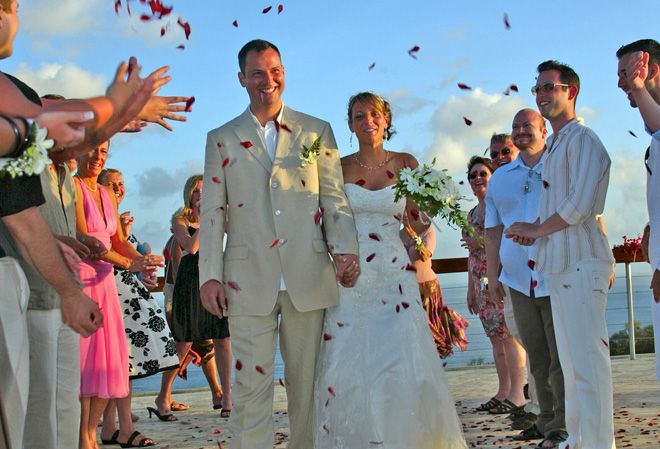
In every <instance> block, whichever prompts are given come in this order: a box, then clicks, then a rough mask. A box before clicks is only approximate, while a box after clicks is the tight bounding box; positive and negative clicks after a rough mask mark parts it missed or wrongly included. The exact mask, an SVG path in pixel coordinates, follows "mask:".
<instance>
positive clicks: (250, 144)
mask: <svg viewBox="0 0 660 449" xmlns="http://www.w3.org/2000/svg"><path fill="white" fill-rule="evenodd" d="M241 145H242V146H243V147H245V148H250V147H252V142H250V141H249V140H246V141H245V142H241Z"/></svg>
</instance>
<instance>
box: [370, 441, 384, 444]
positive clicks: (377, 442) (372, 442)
mask: <svg viewBox="0 0 660 449" xmlns="http://www.w3.org/2000/svg"><path fill="white" fill-rule="evenodd" d="M369 444H383V442H382V441H369Z"/></svg>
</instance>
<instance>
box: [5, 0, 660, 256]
mask: <svg viewBox="0 0 660 449" xmlns="http://www.w3.org/2000/svg"><path fill="white" fill-rule="evenodd" d="M271 1H272V0H264V1H261V2H256V1H252V0H244V1H233V2H229V1H224V0H223V1H220V0H198V1H195V2H193V1H190V0H188V1H183V0H171V1H169V2H168V1H165V2H164V3H165V5H166V6H173V7H174V10H173V13H172V14H171V15H170V16H169V17H168V18H166V19H165V20H163V21H160V22H158V21H151V22H146V23H145V22H141V21H140V20H139V15H140V14H141V13H144V12H149V11H148V8H146V7H145V6H144V5H141V4H140V3H139V2H138V1H137V0H132V1H131V9H132V12H133V16H132V17H129V16H128V15H127V13H126V9H125V6H124V5H125V3H126V0H123V1H122V3H123V4H124V5H122V9H121V10H120V14H119V15H117V14H115V10H114V1H113V0H67V1H66V2H53V1H52V0H51V1H46V0H22V1H20V9H19V17H20V20H21V29H20V31H19V34H18V37H17V39H16V42H15V47H14V56H12V57H11V58H9V59H7V60H4V61H2V63H1V65H0V67H1V68H2V70H3V71H6V72H9V73H13V74H15V75H16V76H18V77H19V78H21V79H23V80H24V81H26V82H28V83H29V84H30V85H32V86H33V87H34V88H35V89H36V90H37V91H38V92H39V94H42V95H43V94H46V93H61V94H63V95H65V96H69V97H89V96H93V95H98V94H101V93H102V92H103V91H104V90H105V87H107V85H108V83H109V81H110V79H111V77H112V75H113V74H114V70H115V69H116V67H117V65H118V64H119V62H120V61H121V60H126V59H127V58H128V57H129V56H131V55H134V56H136V57H137V58H138V61H139V62H140V63H141V64H142V65H143V73H149V72H151V71H153V70H155V69H156V68H158V67H160V66H162V65H170V66H171V70H170V72H169V74H170V75H172V76H173V80H172V82H171V83H170V84H168V85H167V86H165V87H164V88H163V89H162V91H161V94H162V95H188V96H195V98H196V102H195V104H194V105H193V112H192V113H190V114H188V122H187V123H176V122H175V123H174V124H173V126H174V132H172V133H170V132H167V131H165V130H163V129H161V128H160V127H157V126H156V125H150V126H149V127H147V128H146V129H145V130H144V131H143V132H142V133H140V134H136V135H122V136H119V137H117V138H116V139H114V142H113V144H112V146H111V149H110V154H111V157H110V158H109V159H108V163H107V165H108V166H109V167H114V168H118V169H120V170H122V171H123V173H124V179H125V184H126V189H127V192H126V199H125V200H124V203H123V204H122V205H121V206H120V211H125V210H130V211H131V212H132V214H133V215H134V216H135V224H134V229H133V230H134V232H135V233H136V235H137V236H138V238H140V239H142V240H147V241H149V242H150V243H151V245H152V247H153V248H154V250H156V249H157V248H162V246H163V244H164V242H165V240H166V239H167V237H168V229H169V220H170V217H171V214H172V212H173V211H174V210H175V209H176V208H177V207H178V206H179V205H180V204H181V203H182V198H181V192H182V190H183V183H184V181H185V179H186V178H187V177H188V176H189V175H190V174H193V173H195V172H201V171H202V170H203V157H204V146H205V141H206V133H207V132H208V131H209V130H210V129H212V128H215V127H217V126H219V125H221V124H222V123H224V122H226V121H228V120H230V119H231V118H233V117H235V116H236V115H238V114H240V113H242V112H243V111H244V110H245V108H246V106H247V103H248V98H247V95H246V93H245V91H244V89H243V88H242V87H241V86H240V84H239V83H238V79H237V72H238V64H237V59H236V55H237V53H238V50H239V49H240V48H241V46H242V45H243V44H244V43H245V42H247V41H249V40H251V39H254V38H263V39H267V40H270V41H271V42H273V43H275V44H276V45H278V46H279V48H280V51H281V53H282V62H283V64H284V66H285V70H286V89H285V92H284V95H283V99H284V101H285V103H286V104H287V105H289V106H290V107H292V108H294V109H297V110H300V111H303V112H306V113H309V114H312V115H315V116H318V117H320V118H323V119H325V120H327V121H329V122H330V123H331V124H332V126H333V129H334V132H335V136H336V139H337V142H338V144H339V149H340V153H341V154H342V155H345V154H349V153H351V152H353V150H351V148H350V146H349V137H350V134H349V131H348V127H347V125H346V119H345V115H346V103H347V101H348V98H349V96H350V95H352V94H354V93H356V92H359V91H362V90H374V91H377V92H379V93H381V94H382V95H384V96H385V97H386V98H387V99H389V100H390V102H391V103H392V105H393V108H394V120H393V122H394V125H395V126H396V128H397V130H398V134H397V135H396V136H395V137H394V138H393V140H391V141H390V142H389V143H388V145H387V146H386V147H387V148H388V149H390V150H393V151H407V152H411V153H412V154H414V155H415V156H416V157H417V158H418V160H420V162H429V161H430V160H431V159H432V158H433V157H436V158H437V166H438V167H445V168H448V170H449V173H450V174H452V175H455V178H457V180H460V179H464V177H465V176H464V173H465V168H464V167H465V163H466V162H467V159H468V158H469V156H471V155H472V154H477V153H482V152H483V151H484V149H485V148H486V146H487V145H488V139H489V137H490V135H491V134H492V133H493V132H503V131H508V130H510V124H511V119H512V117H513V115H514V114H515V112H517V111H518V110H519V109H521V108H523V107H535V103H534V98H533V96H532V95H531V93H530V90H529V89H530V87H531V86H532V85H533V84H535V80H534V77H535V68H536V66H537V65H538V63H540V62H542V61H544V60H547V59H557V60H560V61H562V62H566V63H568V64H570V65H571V66H573V67H574V68H575V70H576V71H577V73H578V74H579V75H580V78H581V82H582V90H581V92H580V95H579V97H578V115H580V116H582V117H584V119H585V121H586V123H587V125H589V126H591V127H592V128H593V129H594V130H595V131H596V132H597V133H598V135H599V136H600V138H601V140H602V141H603V143H604V144H605V146H606V147H607V149H608V151H609V152H610V156H611V158H612V161H613V163H612V170H611V179H610V190H609V193H608V199H607V205H606V210H605V221H606V224H607V227H608V234H609V236H610V242H611V243H612V244H616V243H620V242H621V236H623V235H627V236H636V235H637V234H638V233H639V232H641V229H642V227H643V225H644V223H645V222H646V220H647V213H646V203H645V173H644V168H643V162H642V159H643V154H644V151H645V149H646V147H647V146H648V143H649V138H648V136H647V135H646V134H645V133H644V130H643V126H642V122H641V119H640V117H639V114H638V112H637V111H636V110H633V109H631V108H630V107H629V105H628V102H627V100H626V98H625V95H624V94H623V93H622V92H621V91H620V90H619V89H618V88H617V87H616V82H617V77H616V69H617V61H616V58H615V55H614V53H615V51H616V50H617V49H618V48H619V47H620V46H621V45H622V44H626V43H629V42H632V41H634V40H637V39H641V38H647V37H653V38H658V36H654V35H653V34H652V33H651V30H653V29H656V30H657V23H658V19H659V14H658V2H657V1H638V2H635V3H634V4H630V3H625V2H614V1H599V2H589V1H588V2H564V1H557V2H551V3H549V2H535V1H526V2H522V1H506V2H505V1H488V2H486V1H464V2H430V1H415V0H413V1H407V2H401V1H394V0H385V1H382V0H381V1H372V0H362V1H356V2H352V3H353V4H349V2H337V1H325V0H319V1H314V2H310V1H302V0H288V1H287V0H279V1H281V2H282V3H281V4H282V5H283V11H282V13H281V14H279V15H278V14H277V11H276V10H277V6H278V5H279V4H280V3H279V1H278V2H277V3H269V2H271ZM55 4H57V6H56V7H55V8H53V5H55ZM268 6H273V9H272V10H271V11H270V12H268V13H267V14H263V13H262V10H263V9H264V8H266V7H268ZM505 13H506V14H507V15H508V18H509V23H510V25H511V28H510V29H506V28H505V26H504V21H503V17H504V14H505ZM179 16H181V18H182V19H183V20H184V21H187V22H189V23H190V26H191V30H192V32H191V35H190V39H189V40H187V41H186V39H185V36H184V33H183V29H182V28H181V27H179V26H178V25H177V24H176V22H177V19H178V17H179ZM234 20H236V21H237V22H238V27H237V28H236V27H234V26H233V25H232V22H233V21H234ZM162 26H165V27H166V29H167V33H166V34H165V36H164V37H160V29H161V27H162ZM180 44H184V45H185V47H186V48H185V50H183V51H182V50H178V49H176V47H177V46H178V45H180ZM416 45H417V46H419V47H420V50H419V52H417V59H413V58H411V57H410V56H409V55H408V50H410V49H411V48H412V47H414V46H416ZM374 62H375V63H376V65H375V67H374V68H373V70H369V66H370V65H371V64H372V63H374ZM457 83H465V84H467V85H469V86H472V87H473V90H471V91H463V90H460V89H458V87H457ZM511 84H515V85H517V86H518V88H519V92H518V93H515V92H512V93H511V95H509V96H505V95H503V92H504V91H505V90H506V88H507V87H508V86H509V85H511ZM464 116H465V117H467V118H469V119H470V120H472V122H473V124H472V126H470V127H468V126H466V125H465V123H464V121H463V117H464ZM628 130H631V131H633V132H634V133H635V134H636V135H637V136H638V138H634V137H633V136H631V135H630V134H629V133H628ZM463 187H464V189H465V192H464V193H465V194H466V195H468V196H470V197H471V196H472V195H471V192H470V191H469V188H468V187H467V183H466V185H465V186H463ZM474 204H476V202H474V201H472V202H470V203H466V204H465V205H464V207H465V209H469V208H471V207H472V206H473V205H474ZM441 228H442V229H443V232H442V233H441V234H440V235H439V239H438V240H439V241H438V249H437V250H436V255H435V257H460V256H465V255H466V254H467V252H466V251H465V250H463V249H462V248H460V246H459V242H458V240H459V238H460V237H459V236H458V233H456V232H455V231H453V230H450V229H448V228H447V227H446V226H443V225H441Z"/></svg>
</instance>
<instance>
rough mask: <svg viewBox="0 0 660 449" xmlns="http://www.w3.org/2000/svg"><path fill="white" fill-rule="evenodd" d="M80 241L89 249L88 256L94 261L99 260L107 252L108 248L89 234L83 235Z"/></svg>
mask: <svg viewBox="0 0 660 449" xmlns="http://www.w3.org/2000/svg"><path fill="white" fill-rule="evenodd" d="M82 243H83V244H84V245H85V246H86V247H87V249H88V250H89V258H90V259H91V260H92V261H94V262H97V261H99V260H101V258H102V257H103V256H105V255H106V254H107V252H108V249H107V248H106V247H105V246H104V245H103V243H101V241H100V240H99V239H97V238H96V237H92V236H91V235H85V236H84V237H83V239H82Z"/></svg>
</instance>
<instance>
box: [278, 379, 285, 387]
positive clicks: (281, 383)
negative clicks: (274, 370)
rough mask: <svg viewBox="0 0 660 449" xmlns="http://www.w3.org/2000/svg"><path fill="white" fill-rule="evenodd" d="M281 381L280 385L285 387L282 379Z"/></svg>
mask: <svg viewBox="0 0 660 449" xmlns="http://www.w3.org/2000/svg"><path fill="white" fill-rule="evenodd" d="M279 381H280V385H282V386H284V382H283V381H282V379H281V378H280V379H279Z"/></svg>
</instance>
